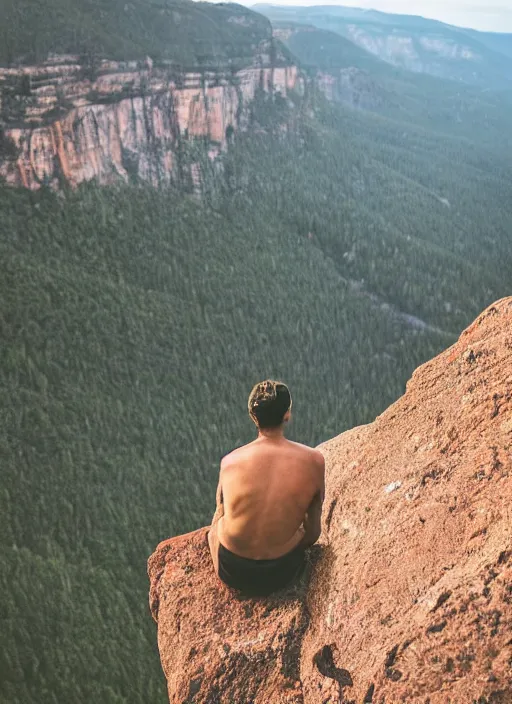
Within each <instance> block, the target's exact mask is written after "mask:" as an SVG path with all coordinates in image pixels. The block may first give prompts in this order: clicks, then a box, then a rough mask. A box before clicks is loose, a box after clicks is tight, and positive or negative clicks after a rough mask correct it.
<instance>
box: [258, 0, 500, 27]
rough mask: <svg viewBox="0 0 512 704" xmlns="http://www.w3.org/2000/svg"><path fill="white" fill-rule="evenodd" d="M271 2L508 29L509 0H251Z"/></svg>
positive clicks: (466, 25) (463, 25) (464, 25)
mask: <svg viewBox="0 0 512 704" xmlns="http://www.w3.org/2000/svg"><path fill="white" fill-rule="evenodd" d="M263 1H265V2H271V3H272V4H275V5H347V6H349V7H364V8H366V9H372V10H381V11H382V12H398V13H403V14H406V15H422V16H423V17H431V18H432V19H436V20H441V21H442V22H448V23H449V24H455V25H458V26H460V27H473V28H474V29H480V30H485V31H489V32H512V0H346V1H345V2H343V0H342V1H341V2H340V1H339V0H338V1H336V0H334V1H333V0H316V1H315V0H313V1H312V0H302V1H301V0H254V2H263Z"/></svg>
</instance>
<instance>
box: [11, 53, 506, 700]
mask: <svg viewBox="0 0 512 704" xmlns="http://www.w3.org/2000/svg"><path fill="white" fill-rule="evenodd" d="M290 46H291V44H290ZM292 48H293V47H292ZM292 48H291V49H290V51H291V50H292ZM295 48H296V51H297V54H298V61H299V63H302V64H303V65H304V70H305V71H309V72H310V73H309V74H308V80H307V81H306V84H305V85H306V88H305V91H304V94H302V95H299V94H292V95H290V96H289V97H288V98H287V99H284V98H283V97H282V96H280V95H269V94H266V93H264V92H263V91H261V92H260V93H258V95H257V96H256V99H255V101H254V104H253V106H252V112H251V121H250V125H249V128H248V129H247V130H246V131H245V132H243V133H242V132H240V133H237V134H235V135H232V136H231V138H230V139H229V140H228V146H227V149H226V151H225V152H224V153H223V154H222V156H221V157H220V159H219V160H217V161H215V162H212V161H211V160H210V159H209V157H208V144H207V143H206V142H205V141H202V140H196V141H195V142H194V143H193V148H194V150H195V154H196V158H197V160H198V161H199V162H200V164H201V192H200V194H198V193H184V192H182V191H180V190H179V189H177V188H161V189H154V188H151V187H149V186H148V185H144V184H142V183H132V184H122V185H118V186H110V187H104V188H98V187H97V186H95V185H94V184H92V183H91V184H86V185H83V186H81V187H80V188H78V189H76V190H71V189H64V190H62V191H60V192H58V193H55V192H52V191H50V190H49V189H45V188H43V189H41V190H40V191H39V192H37V193H32V192H27V191H22V190H13V189H9V188H7V187H6V186H4V185H2V186H0V212H1V216H2V220H1V222H2V236H1V238H0V252H1V255H0V256H1V261H2V276H1V279H0V286H1V296H0V326H1V332H2V342H3V344H2V348H1V353H0V354H1V363H0V386H1V395H0V408H1V419H2V422H1V425H0V433H1V434H2V437H1V441H0V452H1V453H2V458H1V459H2V482H1V485H0V515H1V516H2V520H1V522H0V604H1V607H0V608H1V628H0V646H1V647H0V701H1V702H2V704H30V703H31V702H33V703H34V704H35V703H36V702H37V704H64V703H65V702H77V703H78V702H84V703H87V704H89V703H92V702H100V703H101V704H121V703H122V704H147V703H148V702H152V703H153V704H156V703H157V702H161V703H162V704H163V703H164V702H165V701H166V700H167V699H166V693H165V685H164V681H163V675H162V674H161V668H160V663H159V660H158V654H157V651H156V639H155V629H154V624H153V623H152V621H151V619H150V616H149V612H148V608H147V586H148V585H147V578H146V572H145V569H146V560H147V557H148V555H149V554H150V553H151V551H152V550H153V549H154V547H155V546H156V544H157V543H158V542H159V541H160V540H163V539H165V538H167V537H169V536H172V535H176V534H179V533H184V532H187V531H190V530H194V529H196V528H198V527H200V526H201V525H204V524H207V523H208V522H209V520H210V517H211V514H212V512H213V508H214V496H215V488H216V482H217V474H218V466H219V460H220V458H221V457H222V455H223V454H225V453H226V452H228V451H229V450H231V449H232V448H234V447H236V446H238V445H240V444H242V443H245V442H247V441H249V440H250V439H251V438H252V437H253V436H254V428H253V426H252V424H251V421H250V420H249V418H248V415H247V411H246V402H247V395H248V393H249V391H250V389H251V387H252V385H253V384H254V383H255V382H256V381H259V380H261V379H262V378H267V377H275V378H279V379H283V380H284V381H286V383H287V384H289V386H290V388H291V391H292V395H293V399H294V420H293V423H292V425H291V427H290V437H291V438H293V439H296V440H298V441H300V442H304V443H307V444H309V445H316V444H318V443H321V442H322V441H325V440H327V439H329V438H331V437H333V436H335V435H337V434H338V433H341V432H343V431H344V430H346V429H348V428H350V427H353V426H356V425H359V424H363V423H367V422H370V421H372V420H373V419H374V418H375V416H376V415H378V414H379V413H380V412H382V411H383V410H384V409H385V408H386V407H387V406H388V405H389V404H390V403H392V402H393V401H394V400H395V399H396V398H397V397H398V396H400V395H401V394H402V393H403V391H404V388H405V383H406V381H407V380H408V378H409V377H410V375H411V374H412V372H413V371H414V369H415V368H416V367H417V366H418V365H420V364H422V363H423V362H425V361H426V360H427V359H429V358H431V357H432V356H433V355H435V354H436V353H438V352H439V351H441V350H442V349H445V348H446V347H448V346H449V345H450V344H452V343H453V342H454V341H455V339H456V337H457V335H458V334H460V332H461V331H462V330H463V329H464V327H465V326H466V325H467V324H469V323H470V322H471V321H472V320H473V319H474V317H475V316H476V315H477V314H478V313H479V312H480V311H481V310H483V308H485V307H486V306H487V305H488V304H490V303H492V302H493V301H494V300H497V299H499V298H501V297H503V296H505V295H509V294H510V291H511V288H512V249H511V246H510V245H511V226H512V162H511V161H510V151H509V149H510V141H509V135H508V134H505V133H504V127H503V125H505V124H507V121H508V120H509V118H510V116H511V115H512V111H511V112H507V111H508V110H509V109H510V103H509V102H508V101H509V97H508V96H507V95H495V94H492V95H486V96H485V98H482V101H481V102H479V98H478V93H477V92H476V90H475V92H470V93H465V88H464V87H459V86H458V85H457V84H455V83H454V84H452V83H450V82H445V81H441V80H439V81H438V79H435V78H430V77H428V78H425V77H422V76H419V77H417V79H414V80H413V79H411V78H409V76H408V74H406V73H405V72H404V73H403V74H393V75H394V78H393V81H397V83H393V82H389V81H390V80H391V79H389V76H388V74H387V73H386V74H385V77H384V78H382V75H380V77H379V73H378V72H377V73H376V74H375V75H374V76H373V78H372V80H374V81H375V85H376V86H377V88H378V85H383V84H382V83H380V84H379V81H385V83H384V86H385V90H386V91H387V93H386V94H387V95H393V93H392V91H393V90H394V88H393V86H395V88H396V85H397V84H400V85H401V86H402V88H401V90H402V92H403V102H404V104H406V105H407V109H405V110H403V111H397V110H395V103H396V102H397V101H398V102H400V100H401V98H400V97H396V96H395V102H394V103H391V104H388V103H382V102H380V101H379V102H378V104H377V107H376V108H375V109H358V108H354V107H352V106H348V105H344V104H343V103H333V102H329V101H328V100H327V99H326V98H325V96H324V94H323V92H322V91H321V90H320V88H319V87H318V85H317V83H316V81H315V71H314V70H313V69H314V68H315V67H319V68H323V69H325V66H323V67H321V66H320V63H321V61H320V60H319V59H315V58H314V55H315V52H314V51H313V49H314V47H313V49H311V47H309V49H308V48H307V46H305V45H304V44H301V45H300V46H299V45H297V46H296V47H295ZM306 49H307V51H308V52H310V53H309V54H307V56H306ZM299 50H300V51H299ZM300 52H303V53H302V56H300V55H299V54H300ZM323 56H325V54H323ZM315 61H316V64H315ZM365 61H368V62H369V63H367V65H366V67H365V69H364V70H366V71H368V75H370V76H372V74H371V73H370V68H371V61H370V59H368V57H365ZM306 64H307V65H306ZM369 66H370V68H368V67H369ZM337 68H339V64H338V65H337ZM380 70H381V69H380V68H379V71H380ZM416 81H417V82H416ZM405 84H407V89H405V88H403V86H404V85H405ZM411 86H412V87H411ZM377 88H376V89H377ZM471 90H473V89H471ZM463 93H464V96H463V98H461V97H460V96H461V95H462V94H463ZM425 95H426V96H427V97H426V98H425V97H424V96H425ZM422 96H423V97H422ZM436 96H437V97H436ZM450 96H451V98H450ZM457 96H459V98H460V100H464V105H465V106H468V105H471V111H470V114H471V115H472V117H471V119H465V120H464V124H463V126H462V127H461V129H460V130H458V129H457V126H456V124H457V119H456V117H455V118H454V117H453V115H455V116H456V115H457V111H456V109H455V108H454V107H453V106H454V104H455V102H456V98H457ZM450 101H451V102H450ZM426 102H428V103H429V105H430V113H425V112H424V108H425V104H426ZM457 104H459V103H457ZM447 105H448V106H451V107H447ZM452 109H453V110H452ZM445 113H446V114H448V113H449V114H448V117H447V116H446V114H445ZM466 118H467V113H466ZM508 124H510V123H509V122H508ZM484 125H486V128H485V134H484Z"/></svg>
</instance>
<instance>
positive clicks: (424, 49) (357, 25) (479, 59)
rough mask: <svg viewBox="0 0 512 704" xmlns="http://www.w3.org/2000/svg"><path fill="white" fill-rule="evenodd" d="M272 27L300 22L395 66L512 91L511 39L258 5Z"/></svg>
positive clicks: (408, 19) (372, 16)
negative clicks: (498, 39)
mask: <svg viewBox="0 0 512 704" xmlns="http://www.w3.org/2000/svg"><path fill="white" fill-rule="evenodd" d="M254 9H255V10H257V11H258V12H261V13H262V14H264V15H265V16H266V17H268V18H269V19H270V20H271V21H272V22H273V23H274V22H277V21H280V22H283V21H284V22H299V23H302V24H311V25H314V26H315V27H317V28H319V29H326V30H330V31H334V32H337V33H338V34H341V35H342V36H344V37H346V38H347V39H350V40H351V41H353V42H354V43H356V44H357V45H358V46H360V47H362V48H364V49H366V50H367V51H369V52H371V53H372V54H375V55H377V56H378V57H379V58H381V59H383V60H384V61H387V62H388V63H391V64H393V65H395V66H399V67H401V68H405V69H407V70H410V71H414V72H418V73H427V74H430V75H433V76H437V77H440V78H447V79H450V80H456V81H462V82H464V83H468V84H471V85H476V86H480V87H485V88H492V89H504V88H506V89H508V90H510V89H511V88H512V59H511V56H510V51H509V50H508V49H509V46H510V41H509V40H508V39H507V35H505V39H502V43H501V46H502V47H505V53H503V52H502V50H501V49H500V48H499V47H500V44H499V41H495V42H493V41H491V40H490V39H489V35H488V34H484V36H483V37H482V40H480V33H479V32H476V31H475V32H470V31H466V30H463V29H460V28H458V27H452V26H450V25H446V24H443V23H442V22H436V21H435V20H427V19H424V18H422V17H413V16H408V15H392V14H386V13H382V12H375V11H366V10H357V9H351V8H343V7H336V6H334V7H332V6H329V5H327V6H313V7H289V6H278V5H264V4H258V5H255V6H254Z"/></svg>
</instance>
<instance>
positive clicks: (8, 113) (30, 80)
mask: <svg viewBox="0 0 512 704" xmlns="http://www.w3.org/2000/svg"><path fill="white" fill-rule="evenodd" d="M271 63H272V62H271V61H270V58H269V56H262V55H260V56H259V57H258V58H256V59H255V62H254V64H253V65H252V66H249V67H247V68H244V69H241V70H238V71H234V70H232V69H226V70H221V69H219V70H215V71H212V70H210V71H202V72H184V71H180V72H178V71H176V69H175V68H173V67H172V66H165V65H163V66H159V67H156V66H155V65H154V64H153V62H152V60H151V59H149V58H147V59H146V60H145V61H142V62H124V63H121V62H114V61H106V60H105V61H101V62H98V64H97V65H94V66H91V65H88V64H84V63H83V62H81V61H80V60H79V57H76V56H53V57H50V58H49V60H48V61H47V62H46V63H45V64H44V65H41V66H26V67H22V68H3V69H2V68H0V96H1V98H0V100H1V103H0V115H2V117H3V119H2V122H0V125H2V124H3V128H2V129H0V176H1V177H3V178H4V179H5V181H6V182H7V183H8V184H9V185H12V186H24V187H26V188H30V189H38V188H40V187H41V186H42V185H47V186H50V187H57V186H58V185H62V184H63V183H67V184H69V185H71V186H76V185H78V184H79V183H82V182H83V181H89V180H95V181H96V182H98V183H100V184H110V183H114V182H116V181H119V180H123V181H127V180H129V179H130V178H132V177H137V178H140V179H143V180H145V181H148V182H150V183H152V184H154V185H158V184H161V183H168V182H171V181H173V180H174V179H175V178H176V177H177V173H178V171H179V170H181V171H182V170H183V169H188V171H189V172H191V173H192V176H193V174H194V143H197V139H198V138H200V139H201V140H202V143H203V144H204V142H205V140H206V143H207V148H208V152H209V156H210V158H215V157H216V156H217V155H218V154H219V153H220V152H221V151H222V149H223V148H224V147H225V145H226V142H227V140H228V139H229V137H230V134H232V133H233V132H235V131H237V130H239V129H245V128H246V127H247V124H248V120H249V114H250V105H251V101H252V100H253V99H254V97H255V95H256V93H257V91H258V90H262V91H264V92H265V93H267V94H268V95H275V94H277V93H279V94H280V95H281V96H283V97H286V95H287V94H288V93H289V91H290V90H297V91H301V90H302V78H301V76H300V74H299V72H298V70H297V68H296V67H295V66H289V65H284V62H281V65H277V66H272V65H271Z"/></svg>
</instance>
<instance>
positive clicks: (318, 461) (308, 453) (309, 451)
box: [289, 440, 325, 467]
mask: <svg viewBox="0 0 512 704" xmlns="http://www.w3.org/2000/svg"><path fill="white" fill-rule="evenodd" d="M289 442H290V444H291V445H293V446H294V447H295V448H296V449H297V451H298V452H301V453H303V454H304V456H305V457H308V459H310V460H311V461H312V462H314V463H315V465H318V466H321V467H325V460H324V456H323V455H322V453H321V452H320V450H316V449H315V448H314V447H309V446H308V445H302V444H301V443H300V442H292V441H291V440H290V441H289Z"/></svg>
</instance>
